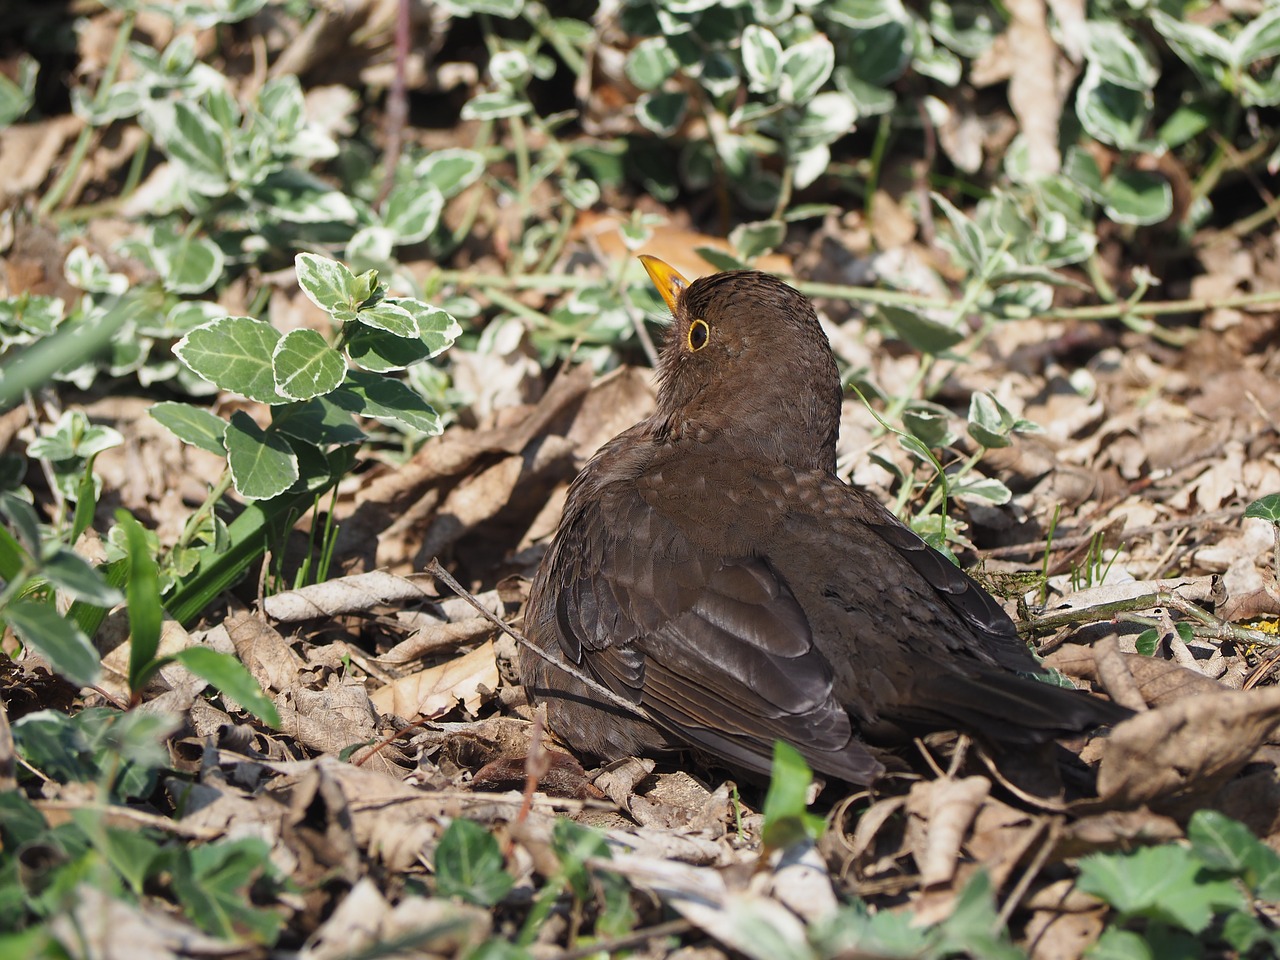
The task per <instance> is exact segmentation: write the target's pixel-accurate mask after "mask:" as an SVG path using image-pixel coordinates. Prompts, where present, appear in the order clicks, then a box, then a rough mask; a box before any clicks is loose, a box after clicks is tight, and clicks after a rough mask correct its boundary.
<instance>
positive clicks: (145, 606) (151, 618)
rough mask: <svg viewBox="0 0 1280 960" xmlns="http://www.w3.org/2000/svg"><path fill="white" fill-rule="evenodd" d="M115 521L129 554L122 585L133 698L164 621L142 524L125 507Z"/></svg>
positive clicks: (157, 576)
mask: <svg viewBox="0 0 1280 960" xmlns="http://www.w3.org/2000/svg"><path fill="white" fill-rule="evenodd" d="M116 521H117V522H118V523H119V524H120V526H121V527H123V528H124V535H125V543H126V545H127V548H128V556H129V580H128V584H127V586H126V588H125V592H126V594H127V595H128V607H129V690H130V691H131V692H132V693H133V695H134V697H135V698H136V697H137V696H138V695H139V694H140V693H141V692H142V686H143V684H144V683H145V682H146V678H147V675H148V673H149V672H150V671H151V670H152V669H153V663H154V661H155V658H156V651H157V650H159V649H160V627H161V624H162V622H163V621H164V608H163V607H162V606H161V605H160V571H159V570H158V569H157V568H156V561H155V559H154V558H153V557H152V556H151V550H150V549H149V548H148V545H147V535H146V532H145V531H144V530H143V529H142V524H140V523H139V522H138V521H137V520H135V519H134V518H133V516H132V515H131V514H130V513H129V512H128V511H126V510H117V511H116Z"/></svg>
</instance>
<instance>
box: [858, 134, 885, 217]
mask: <svg viewBox="0 0 1280 960" xmlns="http://www.w3.org/2000/svg"><path fill="white" fill-rule="evenodd" d="M890 130H891V123H890V115H889V114H887V113H883V114H881V115H880V123H879V125H878V126H877V127H876V140H875V143H874V144H872V146H871V156H870V158H869V165H870V168H871V169H870V171H869V172H868V173H867V185H866V190H865V192H864V193H863V195H862V212H863V215H864V216H865V217H866V220H867V223H870V222H871V202H872V198H873V197H874V196H875V193H876V187H877V186H879V184H880V167H881V164H883V163H884V154H885V151H886V150H887V149H888V147H889V133H890Z"/></svg>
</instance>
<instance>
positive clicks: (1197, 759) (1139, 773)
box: [1098, 671, 1280, 816]
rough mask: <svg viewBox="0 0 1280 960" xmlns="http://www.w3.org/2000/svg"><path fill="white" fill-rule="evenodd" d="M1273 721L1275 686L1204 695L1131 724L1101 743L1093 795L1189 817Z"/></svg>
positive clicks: (1277, 700) (1278, 696)
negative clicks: (1149, 806)
mask: <svg viewBox="0 0 1280 960" xmlns="http://www.w3.org/2000/svg"><path fill="white" fill-rule="evenodd" d="M1188 672H1189V671H1188ZM1278 722H1280V687H1268V688H1266V689H1263V690H1250V691H1245V692H1241V691H1235V690H1222V691H1220V692H1216V693H1206V694H1204V695H1202V696H1198V697H1190V698H1186V699H1182V700H1177V701H1175V702H1173V703H1168V704H1165V705H1163V706H1160V707H1157V708H1156V709H1154V710H1150V711H1148V712H1147V713H1142V714H1138V715H1137V716H1134V717H1130V718H1129V719H1128V720H1125V721H1124V722H1123V723H1121V724H1119V725H1118V726H1117V727H1116V728H1115V729H1114V730H1113V731H1112V732H1111V736H1110V737H1108V738H1107V740H1106V741H1105V744H1104V746H1103V749H1102V759H1101V762H1100V763H1099V765H1098V794H1099V796H1100V797H1101V798H1102V799H1103V800H1104V801H1106V802H1107V803H1109V804H1112V805H1114V806H1118V807H1135V806H1138V805H1139V804H1144V803H1146V804H1150V805H1151V806H1152V807H1153V808H1154V809H1157V810H1161V811H1167V812H1169V813H1172V814H1174V815H1175V816H1176V815H1177V814H1178V813H1180V812H1187V811H1189V808H1190V807H1191V806H1192V805H1194V804H1195V803H1197V802H1198V801H1199V800H1200V799H1203V798H1204V797H1205V796H1207V795H1208V794H1211V793H1213V792H1214V791H1216V790H1217V789H1218V788H1219V787H1221V786H1222V785H1223V784H1224V783H1226V782H1227V781H1228V780H1229V779H1231V777H1233V776H1234V775H1235V774H1236V773H1238V772H1239V771H1240V769H1241V768H1242V767H1243V766H1244V765H1245V764H1246V763H1248V761H1249V759H1250V757H1252V756H1253V755H1254V753H1255V752H1256V751H1257V749H1258V747H1260V746H1261V745H1262V744H1263V742H1264V741H1265V740H1266V739H1267V737H1268V736H1269V735H1270V733H1271V731H1272V730H1273V729H1274V728H1275V726H1276V724H1277V723H1278Z"/></svg>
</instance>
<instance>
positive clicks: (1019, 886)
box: [995, 817, 1062, 930]
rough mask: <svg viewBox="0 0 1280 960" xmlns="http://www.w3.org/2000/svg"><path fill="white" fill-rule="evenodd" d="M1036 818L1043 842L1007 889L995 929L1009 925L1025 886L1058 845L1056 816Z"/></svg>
mask: <svg viewBox="0 0 1280 960" xmlns="http://www.w3.org/2000/svg"><path fill="white" fill-rule="evenodd" d="M1036 819H1037V821H1038V824H1037V827H1036V829H1037V830H1038V831H1039V832H1043V833H1044V834H1046V836H1045V838H1044V843H1042V844H1041V845H1040V849H1039V850H1037V851H1036V855H1035V857H1034V858H1032V860H1031V863H1029V864H1028V865H1027V869H1026V870H1024V871H1022V876H1020V877H1019V878H1018V882H1017V883H1016V884H1014V887H1013V889H1012V890H1010V891H1009V896H1008V897H1007V898H1006V899H1005V902H1004V905H1003V906H1002V907H1001V908H1000V913H999V914H998V915H997V916H996V923H995V926H996V929H997V930H1003V929H1004V928H1005V927H1007V926H1008V925H1009V918H1010V917H1011V916H1013V911H1014V910H1016V909H1018V904H1019V903H1021V902H1022V898H1023V897H1024V896H1026V894H1027V888H1028V887H1030V886H1031V881H1033V880H1034V879H1035V878H1036V876H1037V875H1038V874H1039V873H1040V871H1041V870H1042V869H1044V865H1045V862H1046V861H1047V860H1048V859H1049V854H1050V853H1052V852H1053V848H1054V847H1056V846H1057V845H1058V835H1059V834H1060V833H1061V830H1062V824H1061V821H1059V820H1058V819H1057V818H1056V817H1052V818H1051V817H1037V818H1036Z"/></svg>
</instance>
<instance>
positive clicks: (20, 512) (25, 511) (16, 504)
mask: <svg viewBox="0 0 1280 960" xmlns="http://www.w3.org/2000/svg"><path fill="white" fill-rule="evenodd" d="M0 513H3V514H4V515H5V516H6V517H8V518H9V522H10V523H11V524H13V528H14V530H15V531H16V532H17V534H18V538H19V539H20V540H21V541H22V546H23V548H24V549H25V550H26V552H27V553H28V554H29V555H31V556H33V557H36V556H39V555H40V518H39V517H38V516H37V515H36V511H35V508H34V507H32V506H31V504H29V503H27V501H25V500H23V499H22V498H21V497H19V496H18V495H17V494H14V493H10V492H9V491H8V490H0ZM6 579H7V578H6Z"/></svg>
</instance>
